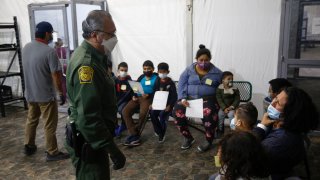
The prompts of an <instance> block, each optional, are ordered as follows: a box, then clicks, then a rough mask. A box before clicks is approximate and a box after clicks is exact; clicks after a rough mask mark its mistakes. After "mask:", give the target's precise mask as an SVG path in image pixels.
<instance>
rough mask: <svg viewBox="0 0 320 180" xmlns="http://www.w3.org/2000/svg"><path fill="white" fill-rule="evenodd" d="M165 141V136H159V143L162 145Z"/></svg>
mask: <svg viewBox="0 0 320 180" xmlns="http://www.w3.org/2000/svg"><path fill="white" fill-rule="evenodd" d="M165 140H166V136H159V141H158V142H159V143H163V142H164V141H165Z"/></svg>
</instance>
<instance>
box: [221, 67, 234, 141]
mask: <svg viewBox="0 0 320 180" xmlns="http://www.w3.org/2000/svg"><path fill="white" fill-rule="evenodd" d="M232 81H233V74H232V73H231V72H230V71H225V72H223V73H222V83H221V84H220V85H219V86H218V88H217V91H216V97H217V101H218V104H219V106H220V110H219V112H218V116H219V123H218V130H217V135H218V137H221V136H222V135H223V133H224V120H225V118H226V117H228V118H229V119H230V120H231V119H232V118H233V117H234V110H235V108H237V107H238V106H239V104H240V93H239V90H238V88H236V87H233V83H232Z"/></svg>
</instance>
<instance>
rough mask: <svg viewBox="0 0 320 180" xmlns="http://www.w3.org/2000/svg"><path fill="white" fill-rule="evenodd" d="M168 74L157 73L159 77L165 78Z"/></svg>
mask: <svg viewBox="0 0 320 180" xmlns="http://www.w3.org/2000/svg"><path fill="white" fill-rule="evenodd" d="M167 76H168V75H167V74H165V73H159V78H161V79H165V78H166V77H167Z"/></svg>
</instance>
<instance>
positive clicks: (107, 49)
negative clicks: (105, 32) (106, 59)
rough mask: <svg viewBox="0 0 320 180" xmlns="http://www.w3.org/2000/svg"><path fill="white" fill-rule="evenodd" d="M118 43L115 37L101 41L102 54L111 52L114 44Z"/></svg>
mask: <svg viewBox="0 0 320 180" xmlns="http://www.w3.org/2000/svg"><path fill="white" fill-rule="evenodd" d="M117 43H118V39H117V36H114V37H112V38H110V39H108V40H103V41H102V43H101V45H103V46H104V52H105V53H106V54H107V53H108V52H112V50H113V49H114V47H115V46H116V44H117Z"/></svg>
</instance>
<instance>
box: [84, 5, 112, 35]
mask: <svg viewBox="0 0 320 180" xmlns="http://www.w3.org/2000/svg"><path fill="white" fill-rule="evenodd" d="M103 16H107V17H109V18H111V15H110V14H109V13H108V12H106V11H104V10H93V11H90V12H89V14H88V16H87V18H86V19H85V20H83V21H82V31H83V33H82V37H83V38H84V39H88V38H90V35H91V33H92V32H94V31H103V27H104V24H105V19H104V18H103Z"/></svg>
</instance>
